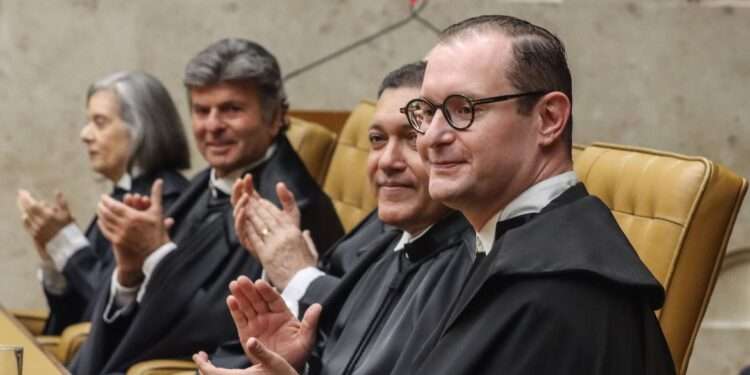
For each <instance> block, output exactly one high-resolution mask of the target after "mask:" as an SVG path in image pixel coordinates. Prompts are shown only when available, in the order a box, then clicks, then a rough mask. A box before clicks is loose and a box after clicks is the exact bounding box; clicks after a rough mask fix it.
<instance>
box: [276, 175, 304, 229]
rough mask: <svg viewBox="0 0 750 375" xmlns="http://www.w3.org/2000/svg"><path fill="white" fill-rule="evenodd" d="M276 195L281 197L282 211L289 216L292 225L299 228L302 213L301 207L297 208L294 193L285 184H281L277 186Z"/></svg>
mask: <svg viewBox="0 0 750 375" xmlns="http://www.w3.org/2000/svg"><path fill="white" fill-rule="evenodd" d="M276 195H277V196H278V197H279V201H280V202H281V208H282V210H283V211H284V212H285V213H286V214H287V215H289V218H290V219H291V220H292V223H293V224H294V225H296V226H297V227H299V221H300V213H299V207H297V200H296V199H295V198H294V193H292V191H291V190H289V189H288V188H287V187H286V185H285V184H284V183H283V182H279V183H278V184H276Z"/></svg>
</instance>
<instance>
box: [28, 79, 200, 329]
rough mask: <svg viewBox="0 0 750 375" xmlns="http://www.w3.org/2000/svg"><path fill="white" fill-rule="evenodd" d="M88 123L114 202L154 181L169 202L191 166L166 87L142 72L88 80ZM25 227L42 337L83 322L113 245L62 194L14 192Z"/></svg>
mask: <svg viewBox="0 0 750 375" xmlns="http://www.w3.org/2000/svg"><path fill="white" fill-rule="evenodd" d="M86 109H87V110H86V112H87V115H86V117H87V122H86V124H85V125H84V127H83V129H82V130H81V134H80V138H81V140H82V141H83V143H84V145H85V146H86V150H87V152H88V155H89V162H90V164H91V168H92V169H93V170H94V171H95V172H96V173H98V174H100V175H102V176H103V177H104V178H106V179H108V180H110V181H112V184H113V185H114V188H113V191H112V193H111V195H112V196H113V197H114V198H116V199H119V200H122V198H123V197H124V196H125V194H128V193H134V194H135V193H137V194H141V195H148V194H149V193H150V191H151V186H152V184H153V183H154V181H156V180H157V179H161V180H162V181H163V182H164V183H163V189H162V191H163V193H162V197H163V202H164V205H165V207H168V206H169V205H171V204H172V203H173V202H174V201H175V200H176V198H177V197H178V196H179V194H180V193H181V192H182V190H183V189H184V188H185V187H186V186H187V180H186V179H185V178H184V177H183V176H182V175H181V174H180V173H179V172H178V170H179V169H185V168H188V167H190V152H189V149H188V143H187V137H186V136H185V132H184V129H183V126H182V121H180V116H179V114H178V113H177V109H176V108H175V105H174V102H173V101H172V98H171V97H170V96H169V93H168V92H167V90H166V89H165V88H164V86H163V85H162V84H161V82H159V80H157V79H156V78H154V77H153V76H151V75H149V74H146V73H143V72H138V71H134V72H119V73H114V74H112V75H109V76H107V77H104V78H102V79H100V80H98V81H96V82H94V83H93V84H92V85H91V86H90V87H89V89H88V92H87V95H86ZM18 205H19V208H20V209H21V216H22V218H23V224H24V227H25V228H26V230H27V232H29V234H30V235H31V237H32V239H33V241H34V245H35V247H36V249H37V252H38V253H39V256H40V258H41V275H42V284H43V287H44V293H45V295H46V297H47V302H48V304H49V307H50V315H49V318H48V320H47V324H46V326H45V329H44V333H45V334H59V333H60V332H61V331H62V330H63V329H64V328H65V327H66V326H68V325H70V324H73V323H77V322H80V321H84V320H89V319H90V315H91V314H92V310H93V307H94V306H93V303H92V301H94V296H95V294H96V293H97V289H98V287H99V286H100V285H108V284H109V283H107V282H106V278H109V277H111V275H112V271H113V268H114V264H115V262H114V259H113V255H112V254H113V253H112V249H111V244H110V242H109V240H107V239H106V238H105V237H104V235H103V234H102V233H101V231H100V229H99V228H98V226H97V225H96V221H97V219H96V217H94V219H93V220H92V221H91V223H90V224H89V226H88V227H87V229H86V231H85V234H84V232H82V231H81V229H80V228H79V227H78V225H77V224H76V222H75V219H74V218H73V216H72V215H71V213H70V210H69V209H68V204H67V202H66V200H65V198H64V197H63V195H62V194H61V193H57V196H56V199H55V202H45V201H42V200H37V199H35V198H34V197H32V195H31V194H30V193H29V192H28V191H26V190H19V192H18Z"/></svg>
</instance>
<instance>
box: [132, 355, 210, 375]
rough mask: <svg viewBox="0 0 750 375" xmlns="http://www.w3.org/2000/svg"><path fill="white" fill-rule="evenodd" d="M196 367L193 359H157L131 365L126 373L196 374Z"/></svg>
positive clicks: (142, 374)
mask: <svg viewBox="0 0 750 375" xmlns="http://www.w3.org/2000/svg"><path fill="white" fill-rule="evenodd" d="M196 369H197V367H196V366H195V363H193V361H184V360H178V359H156V360H152V361H143V362H139V363H137V364H135V365H133V366H131V367H130V368H129V369H128V372H127V373H126V375H195V370H196Z"/></svg>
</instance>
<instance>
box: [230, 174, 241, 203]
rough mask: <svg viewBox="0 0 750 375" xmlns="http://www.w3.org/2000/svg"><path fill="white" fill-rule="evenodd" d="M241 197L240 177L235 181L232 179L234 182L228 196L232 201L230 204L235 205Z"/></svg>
mask: <svg viewBox="0 0 750 375" xmlns="http://www.w3.org/2000/svg"><path fill="white" fill-rule="evenodd" d="M241 197H242V179H241V178H238V179H237V180H236V181H234V184H232V195H231V197H229V201H230V202H232V206H236V205H237V202H239V200H240V198H241Z"/></svg>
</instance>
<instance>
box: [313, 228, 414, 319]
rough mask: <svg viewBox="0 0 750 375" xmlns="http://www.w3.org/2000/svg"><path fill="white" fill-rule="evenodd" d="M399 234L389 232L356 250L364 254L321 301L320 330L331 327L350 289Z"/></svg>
mask: <svg viewBox="0 0 750 375" xmlns="http://www.w3.org/2000/svg"><path fill="white" fill-rule="evenodd" d="M401 233H402V232H401V231H399V230H389V231H387V232H385V233H384V234H383V235H382V236H380V237H378V238H377V239H375V240H374V241H373V242H371V243H370V245H369V246H366V247H363V248H362V249H358V250H357V251H359V252H361V253H364V255H362V258H361V259H360V260H359V261H358V262H357V265H356V266H354V268H353V269H352V270H351V271H350V272H348V273H347V274H346V276H345V277H344V278H343V279H342V280H341V283H340V284H339V285H338V286H337V287H336V289H334V290H333V291H332V292H331V294H330V295H329V296H328V298H326V300H325V301H323V306H324V310H323V311H324V313H323V316H322V317H321V319H322V320H321V324H320V326H321V329H323V330H325V331H328V330H330V328H331V327H333V324H334V323H335V320H336V317H337V316H338V311H339V310H340V309H341V306H342V305H343V304H344V302H345V301H346V298H347V297H348V295H349V293H350V292H351V290H352V288H354V286H355V285H356V284H357V282H358V281H359V279H360V278H361V277H362V275H363V274H364V273H365V272H367V270H368V269H369V268H370V266H372V264H373V262H375V261H377V259H379V258H380V257H381V256H382V255H383V254H384V253H385V252H386V251H389V250H392V249H393V247H394V246H395V243H396V240H397V239H398V237H399V236H400V235H401Z"/></svg>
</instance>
